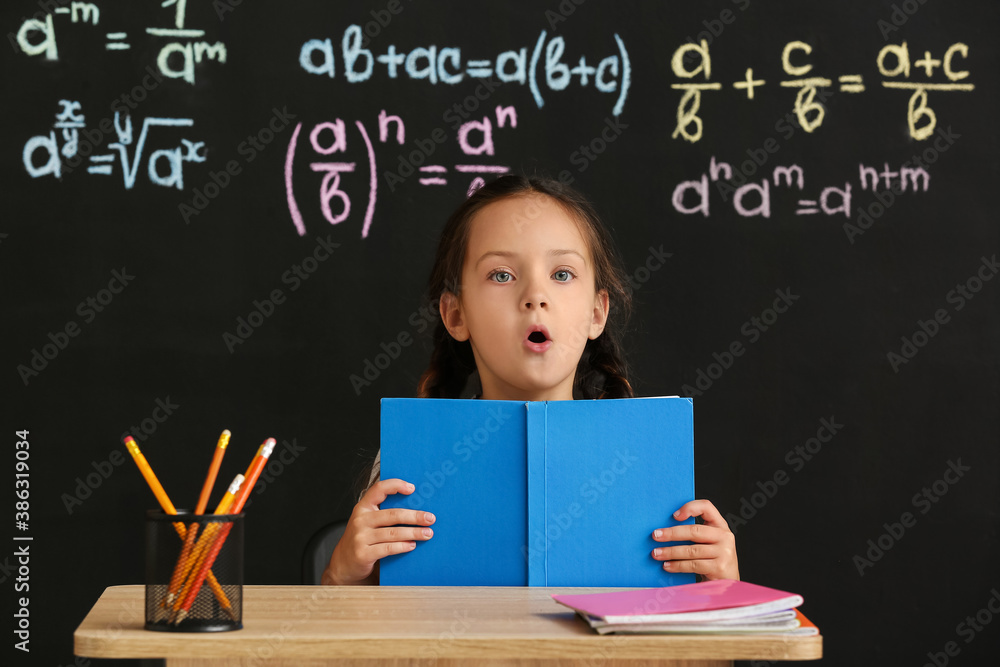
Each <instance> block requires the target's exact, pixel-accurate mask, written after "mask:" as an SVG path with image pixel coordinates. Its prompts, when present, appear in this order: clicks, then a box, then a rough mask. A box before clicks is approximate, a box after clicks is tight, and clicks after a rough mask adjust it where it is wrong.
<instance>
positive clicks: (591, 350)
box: [574, 334, 635, 398]
mask: <svg viewBox="0 0 1000 667" xmlns="http://www.w3.org/2000/svg"><path fill="white" fill-rule="evenodd" d="M606 335H607V334H604V335H602V336H601V337H600V338H597V339H596V340H592V341H589V342H588V343H587V349H586V350H584V353H583V356H582V357H580V363H579V364H578V365H577V369H576V382H575V387H574V388H575V389H576V392H575V393H578V394H579V395H580V397H581V398H632V397H634V396H635V392H634V391H633V390H632V385H631V384H630V383H629V381H628V365H627V364H626V363H625V359H624V356H623V355H622V354H621V350H620V349H619V348H620V346H619V345H617V344H616V343H613V342H612V341H611V339H610V338H606V337H605V336H606Z"/></svg>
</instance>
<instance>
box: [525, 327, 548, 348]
mask: <svg viewBox="0 0 1000 667" xmlns="http://www.w3.org/2000/svg"><path fill="white" fill-rule="evenodd" d="M525 333H526V334H527V335H525V337H524V344H525V346H526V347H527V348H528V349H529V350H531V351H532V352H545V351H546V350H548V349H549V348H550V347H551V346H552V339H551V338H549V331H548V329H546V328H545V327H544V326H543V325H541V324H533V325H531V326H530V327H528V330H527V331H526V332H525Z"/></svg>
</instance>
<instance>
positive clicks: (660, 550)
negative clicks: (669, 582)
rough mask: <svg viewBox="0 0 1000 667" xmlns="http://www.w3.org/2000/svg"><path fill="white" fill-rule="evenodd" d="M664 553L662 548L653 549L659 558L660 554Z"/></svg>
mask: <svg viewBox="0 0 1000 667" xmlns="http://www.w3.org/2000/svg"><path fill="white" fill-rule="evenodd" d="M662 553H663V550H662V549H653V555H654V556H655V557H657V558H659V557H660V554H662Z"/></svg>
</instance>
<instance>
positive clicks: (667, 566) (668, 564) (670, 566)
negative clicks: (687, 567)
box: [663, 560, 674, 570]
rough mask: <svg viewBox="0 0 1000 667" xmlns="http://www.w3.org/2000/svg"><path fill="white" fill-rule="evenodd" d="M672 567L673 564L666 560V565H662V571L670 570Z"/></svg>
mask: <svg viewBox="0 0 1000 667" xmlns="http://www.w3.org/2000/svg"><path fill="white" fill-rule="evenodd" d="M673 566H674V563H673V561H669V560H668V561H667V562H666V563H664V564H663V569H664V570H669V569H670V568H672V567H673Z"/></svg>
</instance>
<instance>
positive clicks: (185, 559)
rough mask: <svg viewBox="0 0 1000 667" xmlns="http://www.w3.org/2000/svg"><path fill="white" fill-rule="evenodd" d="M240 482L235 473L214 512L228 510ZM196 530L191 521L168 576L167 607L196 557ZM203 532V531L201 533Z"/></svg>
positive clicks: (241, 480) (223, 512)
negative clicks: (170, 574)
mask: <svg viewBox="0 0 1000 667" xmlns="http://www.w3.org/2000/svg"><path fill="white" fill-rule="evenodd" d="M241 484H243V475H236V477H235V478H234V479H233V483H232V484H230V485H229V489H228V490H226V493H225V495H224V496H222V500H221V501H220V502H219V506H218V507H216V508H215V513H216V514H225V513H226V512H228V511H229V508H230V507H231V506H232V504H233V499H234V498H235V497H236V491H237V490H238V489H239V488H240V485H241ZM213 526H215V524H212V525H210V526H209V527H208V528H207V529H206V531H205V533H208V530H209V529H211V528H212V527H213ZM197 532H198V524H197V523H192V524H191V527H190V528H189V529H188V534H187V538H186V539H185V540H184V547H183V548H182V549H181V554H180V556H179V557H178V558H177V565H176V566H174V574H173V576H172V577H171V578H170V589H169V592H168V593H167V597H166V599H165V600H164V602H163V606H166V607H169V606H170V605H171V604H173V602H174V599H175V598H176V596H177V592H178V589H179V588H180V587H181V584H182V583H183V582H184V580H185V579H186V578H187V575H188V572H190V570H191V566H192V565H193V564H194V562H195V559H196V558H197V554H192V553H191V552H192V549H193V547H194V546H195V544H194V537H195V534H196V533H197ZM205 533H203V535H204V534H205Z"/></svg>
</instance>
